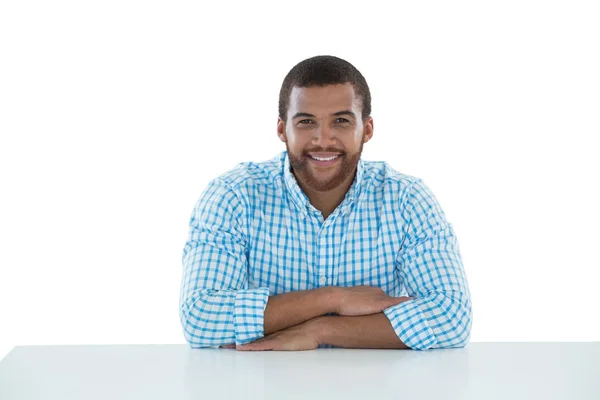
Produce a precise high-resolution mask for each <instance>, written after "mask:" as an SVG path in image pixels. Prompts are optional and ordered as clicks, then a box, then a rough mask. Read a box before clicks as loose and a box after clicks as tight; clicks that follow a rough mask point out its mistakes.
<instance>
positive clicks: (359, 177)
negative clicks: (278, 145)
mask: <svg viewBox="0 0 600 400" xmlns="http://www.w3.org/2000/svg"><path fill="white" fill-rule="evenodd" d="M283 180H284V182H285V187H286V189H287V192H288V194H289V196H290V198H291V200H292V202H293V203H294V204H295V205H296V206H297V207H298V209H299V210H300V212H301V213H303V214H306V213H307V212H308V210H309V209H310V208H313V206H312V205H311V204H310V201H309V199H308V196H307V195H306V193H304V191H303V190H302V188H301V187H300V186H299V185H298V181H297V180H296V177H295V176H294V174H293V173H292V170H291V168H290V159H289V156H288V154H287V151H284V160H283ZM363 180H364V163H363V160H362V159H359V160H358V165H357V167H356V175H355V177H354V181H353V182H352V185H351V186H350V189H348V192H347V193H346V196H345V197H344V200H343V201H342V203H341V204H340V205H339V206H338V208H339V207H342V209H346V208H348V207H350V206H351V205H352V204H353V203H354V202H355V201H356V199H358V196H359V194H360V192H361V189H362V186H363Z"/></svg>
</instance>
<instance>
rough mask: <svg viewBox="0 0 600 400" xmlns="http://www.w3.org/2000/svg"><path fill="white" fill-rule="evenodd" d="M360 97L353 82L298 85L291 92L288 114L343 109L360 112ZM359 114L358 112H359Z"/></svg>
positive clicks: (319, 112)
mask: <svg viewBox="0 0 600 400" xmlns="http://www.w3.org/2000/svg"><path fill="white" fill-rule="evenodd" d="M360 105H361V104H360V99H359V98H357V97H356V94H355V93H354V87H352V84H351V83H344V84H339V85H327V86H311V87H296V86H294V88H293V89H292V92H291V93H290V106H289V109H288V115H293V114H295V113H297V112H306V113H310V114H314V115H319V114H330V113H334V112H338V111H343V110H352V111H354V112H355V113H357V112H360ZM357 115H358V114H357Z"/></svg>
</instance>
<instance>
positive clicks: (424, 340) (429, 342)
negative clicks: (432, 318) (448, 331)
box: [383, 300, 437, 350]
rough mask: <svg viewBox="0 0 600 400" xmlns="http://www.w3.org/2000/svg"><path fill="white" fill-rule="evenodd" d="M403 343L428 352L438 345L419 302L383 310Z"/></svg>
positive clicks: (409, 302) (405, 303) (411, 301)
mask: <svg viewBox="0 0 600 400" xmlns="http://www.w3.org/2000/svg"><path fill="white" fill-rule="evenodd" d="M383 313H384V314H385V316H386V317H387V318H388V319H389V320H390V323H391V324H392V327H393V328H394V332H396V335H398V337H399V338H400V340H401V341H402V343H404V344H405V345H407V346H408V347H410V348H411V349H414V350H428V349H430V348H431V347H433V346H435V345H436V344H437V340H436V338H435V334H434V333H433V331H432V329H431V327H430V326H429V323H428V321H427V318H426V317H425V315H424V313H423V312H422V310H421V308H420V307H419V301H418V300H409V301H405V302H403V303H400V304H397V305H395V306H392V307H388V308H386V309H385V310H383Z"/></svg>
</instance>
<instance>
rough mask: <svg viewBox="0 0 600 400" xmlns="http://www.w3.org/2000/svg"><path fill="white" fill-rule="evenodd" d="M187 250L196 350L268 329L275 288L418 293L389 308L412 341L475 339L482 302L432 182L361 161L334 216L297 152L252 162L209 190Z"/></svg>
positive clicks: (190, 335) (186, 295)
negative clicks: (295, 163) (315, 196)
mask: <svg viewBox="0 0 600 400" xmlns="http://www.w3.org/2000/svg"><path fill="white" fill-rule="evenodd" d="M189 225H190V226H189V237H188V240H187V242H186V244H185V247H184V250H183V277H182V283H181V296H180V319H181V323H182V326H183V331H184V336H185V338H186V340H187V341H188V343H189V344H190V346H191V347H192V348H200V347H216V346H219V345H223V344H228V343H238V344H243V343H248V342H252V341H254V340H256V339H258V338H260V337H262V336H264V310H265V307H266V305H267V300H268V298H269V296H274V295H277V294H281V293H286V292H292V291H298V290H309V289H315V288H320V287H324V286H344V287H350V286H359V285H368V286H376V287H380V288H381V289H383V290H384V291H385V292H386V293H387V294H388V295H390V296H409V297H413V298H414V299H413V300H409V301H406V302H403V303H401V304H398V305H396V306H392V307H389V308H387V309H385V310H384V314H385V315H386V316H387V318H388V319H389V321H390V323H391V325H392V327H393V328H394V331H395V332H396V334H397V335H398V337H399V338H400V340H402V342H403V343H404V344H406V345H407V346H408V347H410V348H412V349H417V350H426V349H430V348H448V347H462V346H465V345H466V344H467V343H468V341H469V337H470V332H471V320H472V314H471V299H470V292H469V287H468V284H467V279H466V276H465V272H464V269H463V265H462V261H461V257H460V253H459V248H458V244H457V241H456V236H455V235H454V231H453V229H452V225H451V224H450V223H448V222H447V221H446V217H445V215H444V212H443V211H442V209H441V208H440V206H439V204H438V202H437V200H436V199H435V197H434V196H433V194H432V193H431V191H430V190H429V188H428V187H427V186H426V185H425V184H424V183H423V181H422V180H421V179H418V178H414V177H411V176H408V175H404V174H401V173H399V172H397V171H395V170H393V169H392V168H391V167H390V166H389V165H388V164H387V163H385V162H374V161H363V160H360V161H359V164H358V168H357V172H356V176H355V179H354V182H353V184H352V186H351V187H350V189H349V190H348V192H347V193H346V196H345V198H344V200H343V201H342V203H341V204H340V205H339V206H338V207H337V208H336V209H335V211H334V212H333V213H332V214H331V215H330V216H329V217H328V218H327V219H326V220H324V219H323V215H322V214H321V212H320V211H318V210H317V209H316V208H315V207H313V206H312V205H311V204H310V202H309V200H308V197H307V196H306V195H305V194H304V192H303V191H302V189H301V188H300V187H299V186H298V183H297V181H296V178H295V177H294V175H293V174H292V173H291V171H290V164H289V159H288V157H287V152H285V151H284V152H283V153H281V154H279V155H278V156H277V157H275V158H273V159H271V160H269V161H265V162H259V163H253V162H248V163H241V164H239V165H238V166H237V167H236V168H235V169H233V170H231V171H229V172H227V173H225V174H223V175H221V176H220V177H218V178H216V179H214V180H213V181H211V182H210V184H209V185H208V187H207V188H206V189H205V191H204V192H203V193H202V195H201V196H200V199H199V200H198V202H197V204H196V206H195V208H194V210H193V213H192V216H191V219H190V224H189Z"/></svg>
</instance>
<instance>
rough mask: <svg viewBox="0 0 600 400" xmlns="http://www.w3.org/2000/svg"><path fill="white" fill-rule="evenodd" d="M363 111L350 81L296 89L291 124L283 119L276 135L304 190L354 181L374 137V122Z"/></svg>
mask: <svg viewBox="0 0 600 400" xmlns="http://www.w3.org/2000/svg"><path fill="white" fill-rule="evenodd" d="M361 110H362V104H361V100H360V99H359V98H357V97H356V96H355V94H354V88H353V87H352V85H351V84H350V83H346V84H341V85H328V86H323V87H320V86H314V87H307V88H299V87H294V88H293V89H292V93H291V94H290V104H289V108H288V112H287V121H286V122H285V123H284V122H283V121H282V120H281V119H280V120H279V121H278V124H277V133H278V136H279V138H280V139H281V141H282V142H285V145H286V148H287V151H288V156H289V159H290V165H291V166H292V169H293V172H294V175H295V176H296V178H297V179H299V180H300V181H301V183H303V184H304V186H307V187H308V188H310V189H313V190H315V191H319V192H326V191H329V190H332V189H335V188H336V187H338V186H339V185H341V184H342V183H344V182H348V180H351V179H353V178H354V172H355V170H356V166H357V164H358V161H359V160H360V155H361V153H362V147H363V144H364V143H366V142H367V141H369V140H370V139H371V137H372V135H373V119H372V118H370V117H369V118H368V119H367V120H366V121H365V122H364V123H363V121H362V114H361Z"/></svg>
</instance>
